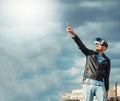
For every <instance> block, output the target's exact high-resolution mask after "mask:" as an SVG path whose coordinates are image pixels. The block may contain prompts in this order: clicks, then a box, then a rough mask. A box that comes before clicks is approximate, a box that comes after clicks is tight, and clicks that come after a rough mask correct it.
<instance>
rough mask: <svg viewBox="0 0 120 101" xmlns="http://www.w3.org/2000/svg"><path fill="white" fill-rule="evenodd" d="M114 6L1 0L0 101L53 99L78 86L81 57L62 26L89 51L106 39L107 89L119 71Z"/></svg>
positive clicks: (99, 2) (117, 15)
mask: <svg viewBox="0 0 120 101" xmlns="http://www.w3.org/2000/svg"><path fill="white" fill-rule="evenodd" d="M119 4H120V2H119V1H118V0H114V1H112V0H108V1H103V0H94V1H90V0H87V1H83V0H76V1H73V0H69V2H68V0H51V1H49V0H21V1H19V0H1V1H0V15H1V16H0V81H1V84H0V100H1V101H8V100H9V101H58V100H59V99H60V94H61V93H62V92H64V91H70V90H72V89H74V88H75V89H76V88H80V87H81V80H82V77H83V76H82V75H83V72H84V65H85V57H84V55H83V54H82V53H81V51H80V50H79V49H78V47H77V46H76V45H75V43H74V42H73V40H72V38H71V36H70V35H69V34H68V33H67V32H66V23H67V22H69V23H70V24H71V25H72V26H73V28H74V30H75V32H76V33H77V34H78V36H80V38H81V39H82V41H83V42H84V43H85V44H86V46H88V47H89V48H93V49H94V43H93V40H94V38H96V37H103V38H105V39H107V40H108V42H109V48H108V50H107V51H106V54H107V55H108V56H109V57H110V58H111V61H112V71H111V75H114V76H111V78H110V83H111V85H113V83H114V80H115V79H118V77H119V71H120V69H119V67H120V65H119V59H120V56H119V48H120V47H119V44H120V41H119V32H120V31H119V22H120V19H119V18H120V13H119ZM87 36H89V37H87ZM6 95H7V96H6Z"/></svg>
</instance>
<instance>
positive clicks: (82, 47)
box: [67, 25, 93, 55]
mask: <svg viewBox="0 0 120 101" xmlns="http://www.w3.org/2000/svg"><path fill="white" fill-rule="evenodd" d="M67 32H69V33H70V34H71V35H72V36H73V39H74V41H75V42H76V44H77V45H78V47H79V49H80V50H81V51H82V52H83V53H84V54H85V55H88V54H90V53H91V52H93V51H92V50H89V49H88V48H86V46H85V45H84V44H83V42H82V41H81V40H80V38H79V37H78V36H77V34H76V33H75V32H74V31H73V28H72V26H71V25H68V26H67Z"/></svg>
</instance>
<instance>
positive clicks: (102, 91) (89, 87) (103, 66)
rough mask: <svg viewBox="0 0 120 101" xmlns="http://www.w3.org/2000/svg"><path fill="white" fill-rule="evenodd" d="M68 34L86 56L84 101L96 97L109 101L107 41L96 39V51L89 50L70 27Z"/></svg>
mask: <svg viewBox="0 0 120 101" xmlns="http://www.w3.org/2000/svg"><path fill="white" fill-rule="evenodd" d="M67 32H69V33H70V34H71V35H72V36H73V37H72V38H73V39H74V41H75V42H76V44H77V45H78V47H79V49H80V50H81V51H82V52H83V53H84V54H85V56H86V65H85V70H84V75H83V95H84V101H93V97H94V96H96V98H97V100H98V101H107V96H108V90H109V74H110V59H109V58H108V57H107V56H106V55H105V54H104V51H105V50H106V49H107V47H108V43H107V41H106V40H104V39H101V38H96V40H95V44H96V51H93V50H90V49H88V48H87V47H86V46H85V45H84V44H83V42H82V41H81V39H80V38H79V37H78V36H77V34H76V33H75V32H74V31H73V29H72V27H71V26H70V25H68V26H67Z"/></svg>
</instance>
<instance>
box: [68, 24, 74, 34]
mask: <svg viewBox="0 0 120 101" xmlns="http://www.w3.org/2000/svg"><path fill="white" fill-rule="evenodd" d="M67 32H69V33H70V34H71V35H73V36H75V35H76V34H75V32H74V31H73V28H72V26H71V25H70V24H68V25H67Z"/></svg>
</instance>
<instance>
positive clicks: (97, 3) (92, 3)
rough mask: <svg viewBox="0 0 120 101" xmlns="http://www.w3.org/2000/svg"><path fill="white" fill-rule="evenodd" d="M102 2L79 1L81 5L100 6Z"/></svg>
mask: <svg viewBox="0 0 120 101" xmlns="http://www.w3.org/2000/svg"><path fill="white" fill-rule="evenodd" d="M101 5H102V3H101V2H100V1H99V2H98V1H97V2H96V1H94V2H91V1H83V2H82V3H80V6H81V7H101Z"/></svg>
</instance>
